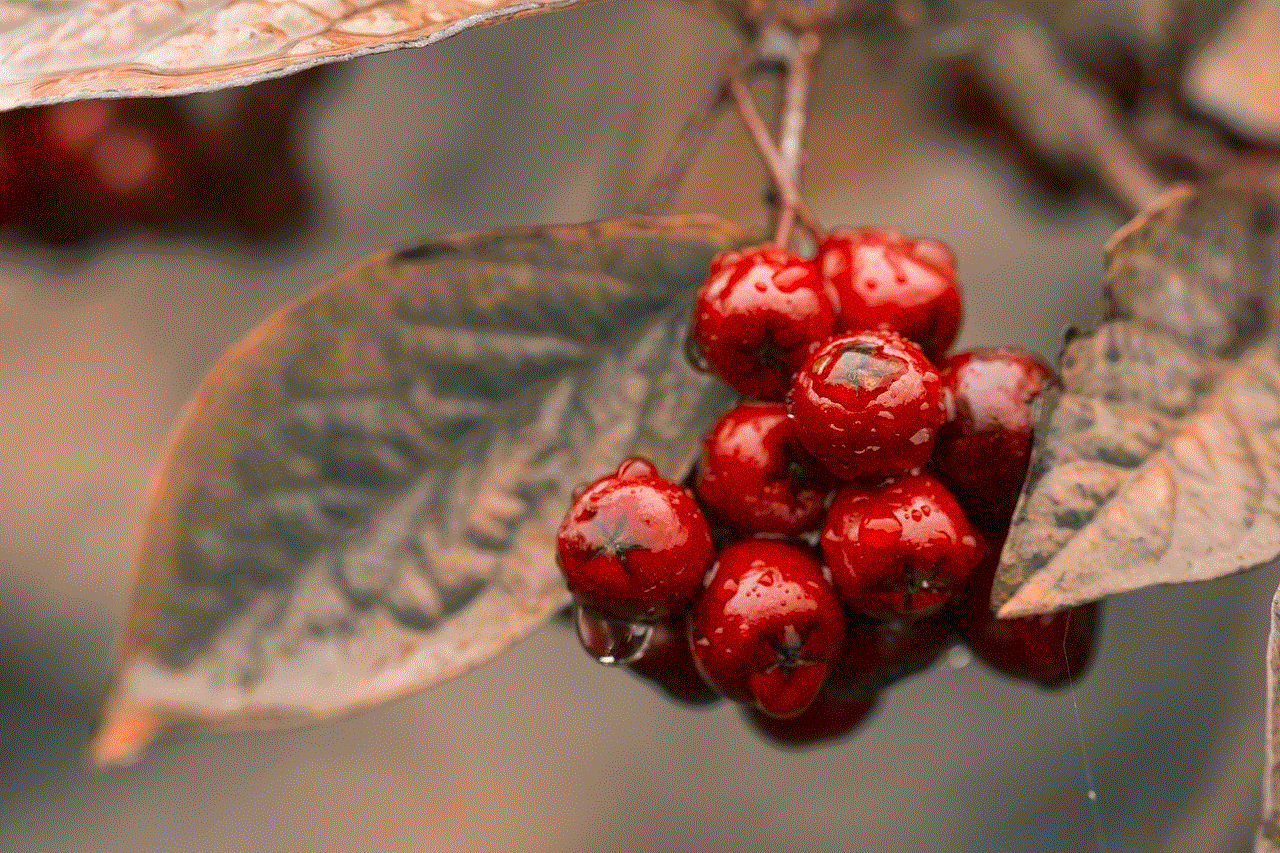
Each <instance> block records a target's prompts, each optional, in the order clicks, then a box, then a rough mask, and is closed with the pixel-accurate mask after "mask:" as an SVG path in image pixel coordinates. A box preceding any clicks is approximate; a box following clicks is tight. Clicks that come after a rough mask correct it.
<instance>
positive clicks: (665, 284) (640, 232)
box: [95, 218, 740, 762]
mask: <svg viewBox="0 0 1280 853" xmlns="http://www.w3.org/2000/svg"><path fill="white" fill-rule="evenodd" d="M739 240H740V236H739V234H738V232H736V231H735V230H734V229H733V228H731V227H730V226H727V225H725V224H723V223H720V222H718V221H715V220H711V219H692V218H690V219H679V220H646V219H628V220H618V221H612V222H605V223H599V224H595V225H588V226H573V227H559V228H532V229H520V230H507V231H497V232H482V233H477V234H463V235H458V236H453V237H446V238H441V239H438V240H434V241H432V242H430V243H427V244H426V245H424V246H421V247H419V248H417V249H414V250H412V251H407V252H399V253H394V254H383V255H379V256H376V257H374V258H372V259H371V260H369V261H367V262H366V263H363V264H361V265H360V266H357V267H355V268H354V269H352V270H351V271H349V272H347V273H345V274H343V275H341V276H339V277H338V278H337V279H335V280H334V281H332V282H330V283H329V284H326V285H324V286H323V287H321V288H319V289H318V290H316V291H314V292H313V293H311V294H310V295H308V296H305V297H303V298H302V299H300V300H299V301H297V302H295V303H294V304H292V305H290V306H288V307H286V308H284V309H282V310H281V311H279V312H278V313H276V314H274V315H273V316H271V317H270V318H268V319H267V320H266V321H265V322H264V323H263V324H262V325H261V326H259V327H258V328H257V329H256V330H254V331H253V332H252V333H250V334H249V335H248V336H247V337H246V338H245V339H244V340H243V341H242V342H240V343H239V344H237V345H236V346H235V347H233V348H232V349H231V350H230V351H229V352H228V353H227V354H226V355H225V356H224V357H223V358H222V360H221V361H220V362H219V363H218V364H217V365H216V366H215V367H214V368H213V370H212V371H211V372H210V374H209V376H208V377H207V378H206V379H205V380H204V382H203V383H202V385H201V386H200V388H199V390H198V391H197V392H196V394H195V396H194V398H193V399H192V401H191V402H190V404H189V406H188V409H187V411H186V414H185V415H184V417H183V419H182V421H181V423H180V424H179V426H178V427H177V429H176V431H175V433H174V435H173V437H172V439H171V444H170V448H169V450H168V453H167V457H166V459H165V461H164V463H163V466H162V468H161V471H160V473H159V475H158V478H157V481H156V484H155V486H154V490H153V494H152V497H151V502H150V508H149V512H148V517H147V519H146V524H145V527H144V529H143V531H142V536H141V543H140V546H139V549H138V557H137V567H136V571H137V577H136V582H135V598H134V602H133V607H132V612H131V614H130V616H129V619H128V623H127V625H126V628H125V631H124V636H123V641H122V650H121V658H120V663H119V669H118V673H117V678H116V683H115V686H114V689H113V692H112V695H111V697H110V699H109V702H108V705H107V709H106V718H105V722H104V724H103V726H102V729H101V731H100V733H99V736H98V740H97V744H96V747H95V756H96V758H97V759H98V760H99V761H100V762H106V761H115V760H120V759H124V758H127V757H128V756H130V755H131V754H133V753H135V752H136V751H137V750H138V749H139V748H140V747H141V746H144V745H145V744H146V743H147V742H148V741H149V740H150V739H151V738H152V737H153V736H154V734H155V732H156V731H158V729H159V728H160V727H162V726H163V725H165V724H168V723H170V722H177V721H190V722H201V723H204V724H207V725H217V726H258V725H285V724H292V723H296V722H302V721H307V720H312V719H318V718H323V717H328V716H332V715H335V714H340V713H344V712H347V711H350V710H353V709H356V708H360V707H364V706H368V705H371V704H375V703H378V702H381V701H384V700H386V699H389V698H392V697H394V696H398V695H400V694H403V693H405V692H407V691H411V690H415V689H418V688H421V687H424V686H427V685H429V684H432V683H435V682H438V681H441V680H443V679H446V678H450V677H452V676H455V675H458V674H460V673H462V672H464V671H466V670H468V669H470V668H471V667H474V666H475V665H477V664H479V663H481V662H483V661H484V660H486V659H488V658H490V657H492V656H493V655H495V654H497V653H498V652H499V651H501V650H502V649H504V648H506V647H507V646H509V645H510V644H512V643H513V642H515V641H517V640H519V639H520V638H522V637H524V636H525V635H527V634H528V633H529V632H531V631H532V630H534V629H535V628H537V627H538V626H539V625H541V624H542V623H544V622H545V621H546V620H547V619H548V618H549V617H550V616H551V615H552V614H553V613H554V612H555V611H557V610H558V609H559V608H561V607H563V606H564V605H565V604H566V603H567V601H568V595H567V593H566V591H565V589H564V586H563V583H562V581H561V578H560V574H559V571H558V570H557V568H556V566H555V559H554V535H555V529H556V527H557V526H558V524H559V521H560V518H561V517H562V516H563V513H564V509H565V507H566V506H567V504H568V500H569V494H570V492H571V490H572V489H573V488H574V486H575V485H577V484H578V483H581V482H583V481H585V480H587V479H591V478H594V477H596V476H599V475H600V474H602V473H604V472H606V471H607V470H612V468H613V467H615V466H616V465H617V463H618V461H619V460H621V459H623V458H625V457H626V456H628V455H630V454H633V453H641V454H644V455H647V456H649V457H650V458H651V459H653V460H654V461H655V462H656V463H657V464H658V466H659V468H660V469H661V470H663V471H665V472H667V473H668V474H670V475H672V476H680V475H682V474H683V472H684V471H685V470H687V469H688V467H689V466H690V465H691V464H692V460H693V457H694V454H695V451H696V448H697V446H698V443H699V440H700V437H701V434H702V431H703V430H705V428H706V427H707V426H708V425H709V424H710V423H711V422H712V421H713V420H714V419H715V417H717V416H718V415H719V413H720V412H721V411H722V410H723V408H724V407H725V406H727V405H728V403H729V399H728V396H727V392H726V390H725V388H724V386H723V383H719V382H713V381H711V380H710V379H709V378H708V377H707V376H706V375H704V374H700V373H696V372H694V371H693V370H691V369H690V368H689V367H688V365H687V363H686V359H685V357H684V349H683V346H682V344H683V340H684V326H685V312H687V307H688V303H689V301H690V300H691V298H692V293H693V291H694V289H696V286H697V284H698V283H699V282H700V281H701V279H702V277H703V275H704V274H705V270H706V267H707V263H708V261H709V260H710V258H711V256H712V254H713V253H714V252H716V251H718V250H720V249H722V248H724V247H726V246H728V245H730V244H731V243H735V242H738V241H739Z"/></svg>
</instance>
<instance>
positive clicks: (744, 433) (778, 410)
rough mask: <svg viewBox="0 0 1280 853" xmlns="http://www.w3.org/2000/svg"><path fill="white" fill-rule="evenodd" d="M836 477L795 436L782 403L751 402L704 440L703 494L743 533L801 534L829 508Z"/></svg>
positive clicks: (699, 476)
mask: <svg viewBox="0 0 1280 853" xmlns="http://www.w3.org/2000/svg"><path fill="white" fill-rule="evenodd" d="M833 485H834V482H833V480H832V478H831V475H830V474H828V473H827V472H826V470H825V469H824V468H823V467H822V466H821V465H820V464H819V463H818V461H817V460H816V459H814V458H813V457H812V456H811V455H810V454H809V453H808V452H807V451H806V450H805V449H804V448H803V447H801V446H800V443H799V442H798V441H796V438H795V422H794V421H792V420H791V419H790V418H789V417H788V416H787V407H786V406H785V405H783V404H782V403H771V402H763V401H747V402H744V403H740V404H738V405H737V406H735V407H734V408H732V409H730V410H729V411H728V412H727V413H725V415H724V416H723V417H722V418H720V420H719V421H717V422H716V424H715V425H714V426H712V427H711V429H710V430H708V431H707V434H706V436H705V438H704V439H703V442H702V456H701V458H700V459H699V461H698V467H697V473H696V478H695V489H696V491H697V494H698V497H699V498H701V499H702V501H703V502H704V503H705V504H706V505H707V506H708V507H710V508H711V511H712V512H713V513H714V514H715V515H716V517H718V518H720V519H723V520H724V521H725V522H726V523H728V524H729V525H731V526H733V527H734V528H735V529H736V530H738V531H740V532H742V533H777V534H782V535H785V536H798V535H799V534H801V533H805V532H807V531H810V530H816V529H817V528H818V527H819V526H821V524H822V518H823V515H824V513H825V512H826V501H827V495H829V494H830V493H831V489H832V486H833Z"/></svg>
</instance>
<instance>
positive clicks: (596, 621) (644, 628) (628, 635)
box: [573, 602, 653, 666]
mask: <svg viewBox="0 0 1280 853" xmlns="http://www.w3.org/2000/svg"><path fill="white" fill-rule="evenodd" d="M573 628H574V630H575V631H576V632H577V634H578V642H579V643H580V644H581V645H582V649H583V651H585V652H586V653H587V654H589V655H591V657H592V658H594V659H595V660H596V661H597V662H598V663H602V664H604V665H605V666H624V665H626V664H629V663H634V662H635V661H637V660H639V659H640V657H641V656H642V655H643V654H644V653H645V650H646V649H647V648H648V646H649V641H650V640H651V639H652V637H653V625H652V624H651V623H649V622H632V621H630V620H629V619H615V618H613V617H611V616H605V615H604V614H602V613H599V612H597V611H596V610H594V609H592V608H591V607H588V606H587V605H585V604H582V603H580V602H578V603H575V604H574V605H573Z"/></svg>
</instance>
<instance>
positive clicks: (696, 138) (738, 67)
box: [635, 41, 760, 216]
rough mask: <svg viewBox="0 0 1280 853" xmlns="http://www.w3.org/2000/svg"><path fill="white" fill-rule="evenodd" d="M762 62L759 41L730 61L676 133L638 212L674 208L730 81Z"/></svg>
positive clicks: (726, 103)
mask: <svg viewBox="0 0 1280 853" xmlns="http://www.w3.org/2000/svg"><path fill="white" fill-rule="evenodd" d="M759 62H760V43H759V42H758V41H756V42H753V43H752V44H749V45H747V46H746V47H745V48H744V49H743V50H741V51H740V52H739V53H738V54H737V55H736V56H734V57H733V59H731V60H730V61H729V64H728V66H727V67H726V68H725V71H724V75H723V76H722V77H721V79H720V82H719V83H717V84H716V86H715V88H714V89H712V90H711V91H710V92H709V93H708V94H707V96H706V97H705V98H703V100H702V102H701V103H700V104H698V106H697V108H695V109H694V111H693V112H692V113H691V114H690V115H689V118H687V119H686V120H685V123H684V126H683V127H681V128H680V131H679V132H678V133H677V134H676V138H675V139H674V140H673V141H672V143H671V147H670V148H668V149H667V154H666V157H664V158H663V160H662V163H661V164H660V165H659V166H658V170H657V172H655V173H654V175H653V177H652V178H651V179H650V180H649V185H648V187H647V188H646V189H645V192H644V195H643V196H641V198H640V201H639V203H638V204H636V206H635V212H636V213H640V214H644V215H648V216H654V215H657V214H659V213H662V212H663V211H666V210H668V209H669V208H670V207H671V203H672V202H673V201H674V200H675V196H676V193H677V192H679V190H680V185H681V184H682V183H684V177H685V175H686V174H688V172H689V168H690V166H692V165H693V161H694V160H696V159H697V157H698V153H699V152H700V151H701V150H702V148H703V146H704V145H706V144H707V140H708V139H710V138H711V131H712V130H714V129H715V125H716V121H717V120H718V119H719V118H720V115H721V113H723V112H724V111H725V108H726V107H728V106H729V104H730V101H731V99H730V96H729V86H728V81H729V80H730V78H732V77H734V76H735V75H746V74H749V73H751V72H752V71H754V70H756V69H757V68H758V67H759Z"/></svg>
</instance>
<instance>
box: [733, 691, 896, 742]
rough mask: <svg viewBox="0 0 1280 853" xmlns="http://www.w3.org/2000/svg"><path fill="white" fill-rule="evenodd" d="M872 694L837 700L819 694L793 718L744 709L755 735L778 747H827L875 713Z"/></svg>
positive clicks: (825, 694) (875, 701) (754, 709)
mask: <svg viewBox="0 0 1280 853" xmlns="http://www.w3.org/2000/svg"><path fill="white" fill-rule="evenodd" d="M876 703H877V697H876V694H874V693H863V694H861V695H859V696H850V697H848V698H839V697H836V696H831V695H829V694H827V693H825V692H823V693H820V694H819V695H818V698H817V699H816V700H814V703H813V704H812V705H810V706H809V707H808V708H806V709H805V710H803V711H801V712H800V713H799V714H797V715H796V716H794V717H787V718H785V719H779V718H778V717H770V716H769V715H768V714H765V713H762V712H761V711H760V710H758V709H756V708H746V709H745V711H746V716H747V719H748V720H750V722H751V724H752V725H753V726H755V728H756V731H758V732H759V733H760V734H762V735H763V736H764V737H766V738H767V739H769V740H771V741H773V743H775V744H777V745H778V746H784V747H791V748H800V747H807V746H817V745H819V744H822V743H830V742H831V741H833V740H838V739H839V738H842V737H845V736H846V735H849V734H852V733H853V731H854V729H856V728H858V726H859V725H861V724H862V722H863V721H864V720H866V719H867V717H868V716H869V715H870V714H871V712H872V710H874V709H875V707H876Z"/></svg>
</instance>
